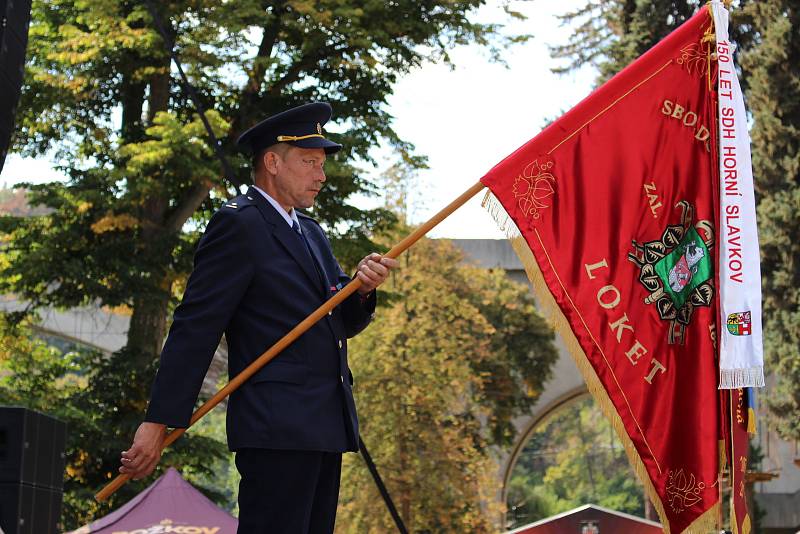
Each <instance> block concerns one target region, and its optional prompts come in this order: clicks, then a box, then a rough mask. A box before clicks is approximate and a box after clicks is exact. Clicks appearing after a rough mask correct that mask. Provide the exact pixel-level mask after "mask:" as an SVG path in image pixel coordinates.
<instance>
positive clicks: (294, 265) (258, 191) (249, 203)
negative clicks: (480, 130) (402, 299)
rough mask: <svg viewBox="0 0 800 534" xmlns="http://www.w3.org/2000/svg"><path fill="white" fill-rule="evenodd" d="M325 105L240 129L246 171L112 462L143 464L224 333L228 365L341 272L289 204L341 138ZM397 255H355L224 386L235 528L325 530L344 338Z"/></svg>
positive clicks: (345, 396)
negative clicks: (137, 418) (334, 135)
mask: <svg viewBox="0 0 800 534" xmlns="http://www.w3.org/2000/svg"><path fill="white" fill-rule="evenodd" d="M330 116H331V107H330V106H329V105H328V104H325V103H312V104H306V105H304V106H300V107H297V108H293V109H290V110H288V111H285V112H283V113H280V114H278V115H275V116H273V117H270V118H269V119H267V120H265V121H262V122H261V123H259V124H257V125H256V126H254V127H253V128H251V129H250V130H248V131H247V132H245V133H244V134H243V135H242V136H241V137H240V138H239V141H238V144H239V145H241V146H243V147H245V148H247V149H248V150H250V151H251V152H252V154H253V156H254V169H253V174H254V178H255V179H254V182H255V185H254V186H253V187H251V188H250V189H249V190H248V191H247V193H246V194H245V195H241V196H238V197H236V198H234V199H232V200H230V201H229V202H227V203H226V204H225V205H224V206H223V207H222V208H221V209H220V210H219V211H218V212H217V213H215V214H214V216H213V217H212V218H211V221H210V222H209V224H208V228H207V229H206V232H205V234H204V235H203V238H202V239H201V240H200V244H199V245H198V248H197V252H196V255H195V265H194V270H193V272H192V274H191V276H190V278H189V282H188V284H187V287H186V291H185V293H184V296H183V301H182V303H181V305H180V306H179V307H178V308H177V309H176V310H175V314H174V318H173V323H172V327H171V328H170V333H169V336H168V338H167V341H166V343H165V345H164V349H163V351H162V353H161V364H160V367H159V370H158V374H157V376H156V379H155V382H154V384H153V389H152V393H151V399H150V405H149V407H148V410H147V415H146V417H145V422H144V423H142V424H141V426H140V427H139V429H138V430H137V432H136V436H135V437H134V442H133V445H132V446H131V448H130V449H129V450H127V451H125V452H123V453H122V460H121V461H122V467H121V468H120V472H122V473H127V474H130V475H132V476H133V477H134V478H141V477H144V476H147V475H149V474H150V473H151V472H152V471H153V469H155V466H156V464H157V463H158V460H159V458H160V450H161V447H162V443H163V440H164V436H165V434H166V428H167V427H175V428H185V427H186V426H188V424H189V418H190V416H191V414H192V411H193V408H194V405H195V402H196V400H197V395H198V393H199V391H200V387H201V385H202V382H203V378H204V376H205V374H206V372H207V370H208V366H209V364H210V362H211V358H212V357H213V355H214V351H215V349H216V347H217V345H218V343H219V341H220V338H221V336H222V334H223V333H225V336H226V339H227V341H228V349H229V352H228V366H229V374H230V375H231V376H234V375H236V374H238V373H239V372H240V371H242V370H243V369H244V368H245V367H247V365H248V364H249V363H251V362H252V361H253V360H255V359H256V358H257V357H258V356H260V355H261V354H262V353H263V352H264V351H265V350H266V349H268V348H269V347H270V346H272V345H273V344H274V343H275V342H276V341H277V340H278V339H280V338H281V337H282V336H283V335H284V334H286V332H288V331H289V330H290V329H291V328H293V327H294V326H295V325H297V324H298V323H299V322H300V321H302V320H303V319H304V318H305V317H307V316H308V315H310V314H311V312H313V311H314V310H315V309H317V308H318V307H319V306H320V305H321V304H322V303H323V302H324V301H325V300H327V299H328V298H330V297H331V296H333V295H334V294H335V292H336V291H338V290H339V289H341V287H343V286H344V285H345V284H347V283H348V282H350V280H351V277H350V276H347V275H346V274H345V273H344V272H342V269H341V268H340V267H339V264H338V263H337V261H336V259H335V258H334V256H333V253H332V251H331V247H330V244H329V242H328V240H327V238H326V237H325V234H324V233H323V231H322V228H320V226H319V225H318V224H317V222H316V221H314V220H313V219H312V218H310V217H307V216H306V215H304V214H302V213H299V212H298V211H297V210H296V208H310V207H311V206H312V205H313V203H314V199H315V198H316V196H317V194H318V193H319V192H320V189H321V188H322V186H323V184H324V182H325V172H324V170H323V165H324V163H325V158H326V156H327V155H328V154H332V153H334V152H336V151H338V150H339V149H340V148H341V146H340V145H338V144H336V143H334V142H332V141H330V140H328V139H326V138H325V136H324V134H323V131H322V125H324V124H325V123H326V122H327V121H328V119H330ZM396 266H397V261H396V260H393V259H390V258H382V257H381V256H380V255H378V254H371V255H369V256H367V257H366V258H364V259H363V260H361V262H359V265H358V271H357V274H356V276H358V278H359V279H360V280H361V282H362V285H361V287H360V289H359V290H358V292H356V293H354V294H353V295H351V296H350V297H349V298H348V299H347V300H345V301H344V302H343V303H342V304H340V305H339V306H338V307H337V308H336V309H335V310H334V311H332V312H331V313H329V314H328V316H327V317H326V318H325V319H323V320H321V321H320V322H318V323H317V324H316V325H314V326H313V327H311V329H309V330H308V331H307V332H306V333H305V334H303V335H302V336H301V337H300V338H299V339H298V340H297V341H295V342H294V343H293V344H292V345H290V346H289V347H288V348H287V349H286V350H284V351H283V352H282V353H281V354H279V355H278V356H277V357H276V358H275V359H274V360H272V361H271V362H270V363H268V364H267V365H266V366H264V367H263V368H262V369H261V370H260V371H258V372H257V373H256V374H255V375H254V376H253V377H251V378H250V380H249V381H247V382H246V383H245V384H244V385H243V386H242V387H241V388H239V389H238V390H237V391H236V392H234V393H233V394H232V395H231V398H230V401H229V403H228V412H227V432H228V446H229V447H230V449H231V450H232V451H235V452H236V466H237V468H238V469H239V472H240V473H241V475H242V480H241V483H240V486H239V532H240V533H247V534H266V533H270V534H272V533H284V532H285V533H292V534H295V533H306V532H308V533H327V532H332V531H333V525H334V519H335V515H336V503H337V500H338V494H339V475H340V470H341V455H342V452H344V451H355V450H357V448H358V445H357V444H358V421H357V417H356V409H355V403H354V401H353V393H352V384H353V378H352V374H351V373H350V369H349V368H348V365H347V338H349V337H352V336H354V335H356V334H357V333H358V332H360V331H361V330H363V329H364V328H365V327H366V326H367V324H368V323H369V321H370V319H371V317H372V313H373V311H374V310H375V288H376V287H377V286H378V285H380V284H381V283H382V282H383V281H384V280H385V279H386V278H387V276H388V274H389V271H390V269H392V268H394V267H396Z"/></svg>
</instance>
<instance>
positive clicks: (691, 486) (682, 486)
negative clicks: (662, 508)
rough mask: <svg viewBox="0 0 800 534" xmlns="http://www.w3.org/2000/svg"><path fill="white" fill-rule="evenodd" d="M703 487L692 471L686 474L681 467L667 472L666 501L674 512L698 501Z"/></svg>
mask: <svg viewBox="0 0 800 534" xmlns="http://www.w3.org/2000/svg"><path fill="white" fill-rule="evenodd" d="M705 488H706V485H705V483H704V482H697V481H696V480H695V477H694V475H693V474H692V473H689V475H688V476H687V475H686V473H684V472H683V469H678V470H677V471H673V470H672V469H670V470H669V471H668V472H667V501H668V502H669V506H670V508H672V511H673V512H675V513H676V514H679V513H681V512H683V511H684V510H686V509H687V508H689V507H690V506H692V505H694V504H696V503H697V502H699V501H700V500H701V499H702V498H703V497H702V496H701V493H702V491H703V490H704V489H705Z"/></svg>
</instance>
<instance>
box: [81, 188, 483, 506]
mask: <svg viewBox="0 0 800 534" xmlns="http://www.w3.org/2000/svg"><path fill="white" fill-rule="evenodd" d="M483 188H484V185H483V184H482V183H481V182H478V183H476V184H475V185H473V186H472V187H470V188H469V189H467V190H466V191H465V192H463V193H462V194H461V195H460V196H459V197H458V198H456V199H455V200H454V201H452V202H451V203H450V204H448V205H447V206H445V208H444V209H442V210H441V211H440V212H439V213H437V214H436V215H434V216H433V217H431V218H430V219H429V220H428V222H426V223H424V224H423V225H421V226H420V227H419V228H417V229H416V230H414V231H413V232H411V234H409V235H408V236H407V237H406V238H405V239H403V240H402V241H400V242H399V243H398V244H396V245H395V246H394V247H392V249H391V250H390V251H389V252H387V253H386V254H384V256H385V257H388V258H396V257H397V256H399V255H400V254H402V253H403V252H405V251H406V250H407V249H409V248H410V247H411V246H412V245H413V244H414V243H416V242H417V241H419V239H420V238H421V237H422V236H424V235H425V234H427V233H428V232H430V231H431V229H433V227H434V226H436V225H437V224H439V223H440V222H442V221H443V220H444V219H446V218H447V217H448V216H449V215H450V214H451V213H453V212H454V211H456V210H457V209H458V208H460V207H461V206H463V205H464V204H465V203H466V202H467V201H468V200H469V199H470V198H472V197H474V196H475V195H477V194H478V193H479V192H480V191H481V190H482V189H483ZM359 287H361V280H359V279H358V278H355V279H353V281H352V282H350V283H349V284H347V285H346V286H345V287H343V288H342V289H341V291H339V292H338V293H337V294H336V295H334V296H333V297H331V298H330V299H328V300H327V301H325V303H324V304H323V305H322V306H320V307H319V308H317V309H316V311H314V313H312V314H311V315H309V316H308V317H306V318H305V319H303V321H302V322H300V323H299V324H298V325H297V326H295V327H294V328H292V329H291V330H290V331H289V332H288V333H287V334H286V335H285V336H283V337H282V338H281V339H279V340H278V341H277V343H275V344H274V345H273V346H272V347H270V348H269V350H267V351H266V352H265V353H263V354H262V355H261V356H259V357H258V359H256V360H255V361H254V362H253V363H251V364H250V365H248V366H247V367H246V368H245V369H244V370H243V371H242V372H241V373H239V374H238V375H236V376H235V377H233V378H232V379H231V381H230V382H228V383H227V384H226V385H225V387H223V388H222V389H220V390H219V391H217V393H216V394H215V395H214V396H213V397H211V398H210V399H208V400H207V401H206V402H205V403H204V404H203V405H202V406H200V408H198V409H197V411H196V412H194V413H193V414H192V417H191V419H190V420H189V426H192V425H193V424H195V423H196V422H197V421H198V420H200V418H201V417H203V416H204V415H205V414H207V413H208V412H210V411H211V410H212V409H213V408H214V407H215V406H216V405H217V404H219V403H220V402H221V401H222V400H223V399H224V398H225V397H227V396H228V395H230V394H231V393H233V392H234V391H235V390H237V389H238V388H239V386H241V385H242V384H243V383H244V382H245V381H246V380H247V379H248V378H250V377H251V376H253V375H254V374H255V373H256V372H257V371H258V370H259V369H261V368H262V367H264V366H265V365H266V364H267V363H268V362H269V361H270V360H272V359H273V358H274V357H275V356H277V355H278V354H279V353H280V352H281V351H282V350H284V349H285V348H286V347H288V346H289V345H290V344H291V343H292V342H294V341H295V340H296V339H297V338H298V337H300V336H301V335H303V333H304V332H305V331H306V330H308V329H309V328H311V327H312V326H313V325H314V324H315V323H316V322H317V321H319V320H320V319H322V318H323V317H325V316H326V315H327V314H328V312H329V311H331V310H333V309H334V308H335V307H336V306H338V305H339V304H340V303H341V302H342V301H343V300H345V299H346V298H347V297H349V296H350V295H352V294H353V293H355V291H356V290H357V289H358V288H359ZM184 432H186V428H175V429H173V430H172V431H170V432H169V434H167V436H166V438H165V439H164V445H163V447H162V450H163V449H164V448H166V447H168V446H169V445H171V444H172V443H174V442H175V440H176V439H178V438H179V437H180V436H181V435H182V434H183V433H184ZM130 478H131V477H130V475H123V474H120V475H117V477H116V478H115V479H114V480H112V481H111V482H109V483H108V484H107V485H106V486H105V487H104V488H103V489H102V490H100V491H99V492H98V493H97V494H96V495H95V496H94V498H95V499H96V500H98V501H100V502H102V501H105V500H106V499H108V498H109V497H110V496H111V495H112V494H113V493H114V492H115V491H117V490H118V489H119V488H121V487H122V486H123V485H125V483H126V482H128V480H130Z"/></svg>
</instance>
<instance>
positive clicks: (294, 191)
mask: <svg viewBox="0 0 800 534" xmlns="http://www.w3.org/2000/svg"><path fill="white" fill-rule="evenodd" d="M270 163H271V164H273V165H274V167H273V169H274V174H275V178H274V180H273V185H274V195H273V194H272V193H270V194H271V196H273V197H274V198H275V200H277V201H278V203H280V204H281V205H282V206H284V207H292V208H310V207H311V206H313V205H314V199H315V198H316V197H317V194H318V193H319V191H320V189H322V184H323V183H324V182H325V171H324V170H323V167H324V165H325V150H323V149H321V148H300V147H296V146H290V147H288V149H287V150H286V152H285V153H284V154H283V156H281V155H279V154H276V155H275V158H274V162H270ZM270 163H268V166H270Z"/></svg>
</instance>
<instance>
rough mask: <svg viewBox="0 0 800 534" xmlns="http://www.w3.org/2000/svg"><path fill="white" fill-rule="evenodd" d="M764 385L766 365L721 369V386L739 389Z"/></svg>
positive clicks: (721, 387)
mask: <svg viewBox="0 0 800 534" xmlns="http://www.w3.org/2000/svg"><path fill="white" fill-rule="evenodd" d="M752 387H759V388H760V387H764V367H763V366H761V365H757V366H753V367H745V368H740V369H720V370H719V388H720V389H739V388H752Z"/></svg>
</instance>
